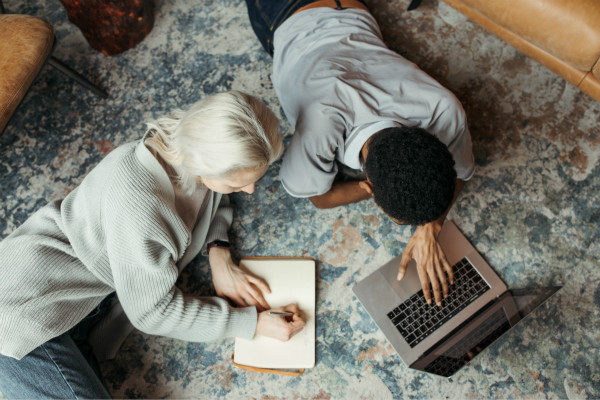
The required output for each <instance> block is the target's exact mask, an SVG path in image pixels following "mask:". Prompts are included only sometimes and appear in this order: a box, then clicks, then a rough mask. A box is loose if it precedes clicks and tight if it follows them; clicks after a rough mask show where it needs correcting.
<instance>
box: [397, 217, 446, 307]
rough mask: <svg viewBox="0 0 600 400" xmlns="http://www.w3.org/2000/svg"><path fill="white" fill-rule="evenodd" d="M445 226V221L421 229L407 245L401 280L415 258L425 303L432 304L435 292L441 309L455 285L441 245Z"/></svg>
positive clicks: (399, 277)
mask: <svg viewBox="0 0 600 400" xmlns="http://www.w3.org/2000/svg"><path fill="white" fill-rule="evenodd" d="M442 224H443V221H442V222H439V220H438V221H434V222H430V223H428V224H425V225H420V226H418V227H417V229H416V230H415V233H413V235H412V237H411V238H410V239H409V241H408V243H407V244H406V248H405V249H404V253H403V254H402V260H401V261H400V266H399V268H398V280H400V279H402V278H403V277H404V274H405V273H406V268H407V266H408V263H409V262H410V260H412V259H413V258H414V260H415V261H416V263H417V272H418V274H419V279H420V281H421V287H422V288H423V295H424V296H425V300H426V301H427V303H428V304H431V289H433V297H434V298H435V303H436V304H437V305H438V306H441V305H442V299H444V298H446V297H447V296H448V292H449V284H450V285H451V284H452V283H453V282H454V275H453V272H452V266H451V265H450V264H449V263H448V260H447V259H446V255H445V254H444V252H443V251H442V248H441V247H440V245H439V244H438V242H437V237H438V234H439V233H440V230H441V229H442Z"/></svg>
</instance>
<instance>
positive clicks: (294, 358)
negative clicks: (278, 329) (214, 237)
mask: <svg viewBox="0 0 600 400" xmlns="http://www.w3.org/2000/svg"><path fill="white" fill-rule="evenodd" d="M240 264H241V265H243V266H244V267H245V268H247V269H248V270H249V271H251V272H252V273H254V274H255V275H256V276H258V277H261V278H263V279H264V280H265V281H267V283H268V284H269V287H270V288H271V294H265V299H266V300H267V302H268V303H269V305H270V306H271V308H277V307H280V306H285V305H287V304H290V303H296V304H298V307H299V308H300V310H301V311H302V314H303V317H304V318H305V320H306V325H305V326H304V328H303V329H302V331H300V332H299V333H297V334H296V335H295V336H293V337H292V338H291V339H290V340H289V341H287V342H281V341H279V340H276V339H272V338H269V337H265V336H255V337H254V339H252V340H247V339H242V338H236V339H235V350H234V361H235V362H236V363H238V364H242V365H248V366H253V367H259V368H288V369H289V368H312V367H314V365H315V261H314V260H312V259H303V258H299V259H294V258H290V259H286V258H279V259H277V258H264V259H261V258H258V259H242V260H241V262H240ZM280 318H281V317H280Z"/></svg>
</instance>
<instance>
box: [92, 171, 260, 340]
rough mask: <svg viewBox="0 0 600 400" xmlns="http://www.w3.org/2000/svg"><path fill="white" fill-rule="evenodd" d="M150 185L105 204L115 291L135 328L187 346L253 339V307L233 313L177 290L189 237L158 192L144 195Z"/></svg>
mask: <svg viewBox="0 0 600 400" xmlns="http://www.w3.org/2000/svg"><path fill="white" fill-rule="evenodd" d="M146 184H148V185H150V186H151V182H144V180H143V179H141V180H137V181H136V183H135V185H133V183H132V182H129V183H125V185H124V186H123V185H116V186H113V187H111V188H107V190H106V191H105V196H104V201H103V204H102V208H103V211H108V210H110V214H108V213H103V220H104V221H103V223H104V225H105V226H106V230H105V232H106V233H105V234H106V245H107V251H108V256H109V262H110V268H111V272H112V275H113V279H114V286H115V290H116V293H117V296H118V298H119V301H120V302H121V305H122V306H123V310H124V311H125V314H126V315H127V317H128V318H129V320H130V321H131V323H132V324H133V325H134V326H135V327H136V328H138V329H139V330H141V331H143V332H146V333H148V334H154V335H163V336H168V337H173V338H176V339H181V340H186V341H195V342H202V341H210V340H217V339H223V338H227V337H243V338H248V339H250V338H252V337H253V336H254V332H255V329H256V322H257V313H256V308H255V307H245V308H233V307H231V306H229V304H228V303H227V302H226V301H225V300H223V299H221V298H218V297H196V296H190V295H186V294H184V293H182V291H181V290H180V289H179V288H178V287H176V286H175V283H176V281H177V278H178V269H177V266H176V262H177V260H179V259H180V258H181V257H182V256H183V254H184V253H185V250H186V248H187V246H188V242H189V240H190V239H189V232H188V231H187V229H186V228H185V226H184V225H183V223H182V221H181V220H180V219H179V218H178V217H177V216H176V214H175V212H174V211H173V209H172V208H171V207H169V205H168V202H167V201H165V200H164V199H162V198H161V195H160V193H159V192H156V191H152V190H145V189H143V188H144V187H145V185H146ZM119 186H123V187H119ZM134 187H135V188H142V190H135V189H133V188H134ZM134 191H135V193H133V192H134ZM109 215H110V216H109Z"/></svg>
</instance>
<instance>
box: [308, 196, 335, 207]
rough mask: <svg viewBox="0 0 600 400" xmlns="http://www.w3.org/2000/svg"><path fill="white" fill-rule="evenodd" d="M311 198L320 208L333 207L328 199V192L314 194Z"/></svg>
mask: <svg viewBox="0 0 600 400" xmlns="http://www.w3.org/2000/svg"><path fill="white" fill-rule="evenodd" d="M309 198H310V201H311V202H312V203H313V205H314V206H315V207H317V208H320V209H325V208H332V206H331V204H330V203H329V201H328V197H327V196H326V194H324V195H320V196H312V197H309Z"/></svg>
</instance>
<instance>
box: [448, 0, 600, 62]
mask: <svg viewBox="0 0 600 400" xmlns="http://www.w3.org/2000/svg"><path fill="white" fill-rule="evenodd" d="M460 1H461V2H462V3H464V4H465V5H466V6H468V7H470V8H472V9H474V10H476V11H477V12H479V13H480V14H482V15H484V16H486V17H487V18H489V19H490V20H492V21H494V22H495V23H497V24H498V25H500V26H502V27H503V28H505V29H507V30H509V31H512V32H514V33H515V34H517V35H519V36H521V37H523V38H524V39H525V40H528V41H530V42H531V43H532V44H534V45H536V46H538V47H540V48H542V49H544V50H546V51H547V52H548V53H550V54H552V55H553V56H555V57H557V58H558V59H560V60H562V61H564V62H566V63H568V64H570V65H571V66H573V67H575V68H577V69H579V70H582V71H591V70H592V69H593V68H594V66H596V68H597V69H598V68H600V66H598V65H597V64H596V63H597V62H598V59H599V58H600V1H599V0H460Z"/></svg>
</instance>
